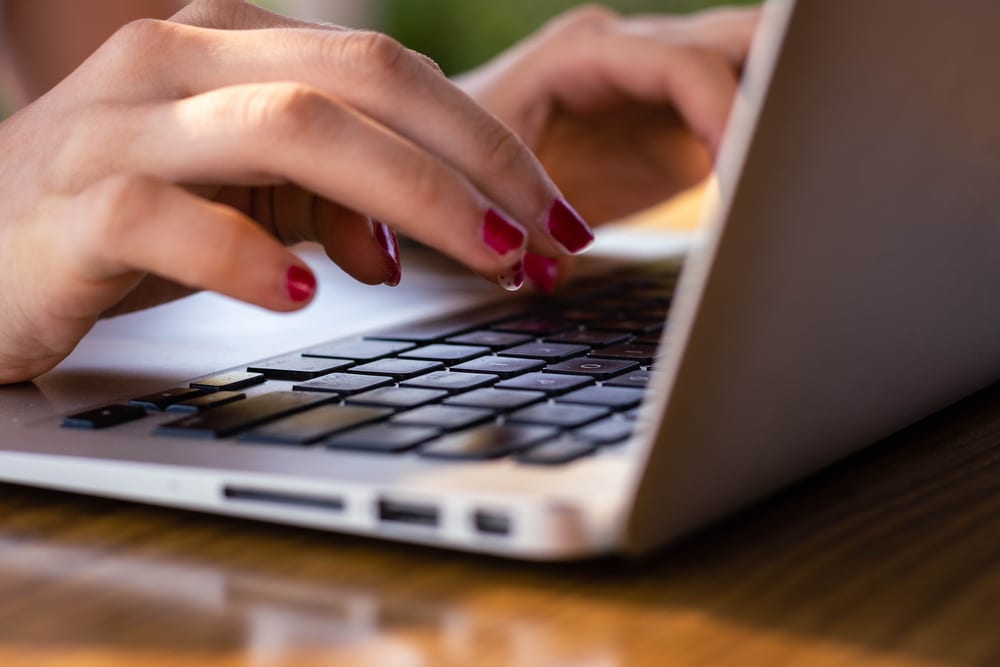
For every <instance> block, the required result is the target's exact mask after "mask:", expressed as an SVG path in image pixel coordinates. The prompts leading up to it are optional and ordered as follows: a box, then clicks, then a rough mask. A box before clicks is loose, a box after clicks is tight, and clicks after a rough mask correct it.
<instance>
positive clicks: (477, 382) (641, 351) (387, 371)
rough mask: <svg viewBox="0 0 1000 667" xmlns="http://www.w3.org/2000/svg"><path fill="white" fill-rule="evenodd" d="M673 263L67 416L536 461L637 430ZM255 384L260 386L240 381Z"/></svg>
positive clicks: (182, 431)
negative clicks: (513, 307) (169, 416)
mask: <svg viewBox="0 0 1000 667" xmlns="http://www.w3.org/2000/svg"><path fill="white" fill-rule="evenodd" d="M676 276H677V268H676V266H670V267H664V266H657V267H649V266H647V267H643V268H641V269H631V270H629V271H627V272H620V273H618V274H614V275H612V276H605V277H602V278H601V279H591V280H589V281H585V282H583V283H581V284H580V285H578V286H577V287H575V288H574V289H573V290H571V291H570V292H568V293H566V294H564V295H562V296H560V297H556V298H549V299H544V300H542V299H526V300H525V301H524V302H523V303H522V304H520V306H519V308H520V310H519V311H518V312H513V313H512V312H503V313H501V312H500V311H498V309H492V310H491V311H476V312H473V313H471V314H464V315H459V316H455V317H448V318H444V319H438V320H433V321H429V322H426V323H418V324H413V325H408V326H404V327H397V328H393V329H391V330H383V331H379V332H376V333H374V334H371V335H369V336H366V337H363V338H357V339H351V340H341V341H333V342H330V343H325V344H322V345H317V346H313V347H311V348H309V349H306V350H302V351H299V352H296V353H290V354H283V355H280V356H278V357H275V358H272V359H268V360H266V361H261V362H256V363H252V364H248V365H247V366H246V367H245V368H240V369H236V370H230V371H226V372H222V373H219V374H217V375H213V376H209V377H204V378H201V379H199V380H196V381H194V382H192V383H190V385H189V386H188V387H176V388H170V389H166V390H164V391H161V392H158V393H155V394H151V395H149V396H142V397H137V398H134V399H132V400H130V401H128V402H127V403H121V404H114V405H108V406H104V407H102V408H97V409H94V410H89V411H86V412H82V413H79V414H75V415H70V416H68V417H66V418H65V419H64V420H63V423H62V426H63V427H64V428H83V429H104V428H113V427H115V426H118V425H121V424H125V423H128V422H133V421H136V420H140V419H143V418H145V417H147V416H148V415H150V414H159V413H164V412H167V413H176V415H177V419H174V420H170V421H166V422H163V423H160V424H159V425H157V426H153V425H151V427H150V430H151V432H153V433H154V434H155V435H158V436H164V437H186V438H210V439H230V440H231V441H234V442H238V443H247V444H248V445H250V444H253V445H270V446H283V447H289V446H290V447H317V448H326V449H329V450H331V451H336V450H350V451H354V452H368V453H372V454H378V455H386V454H392V455H411V456H418V457H423V458H428V459H438V460H455V461H476V460H485V459H499V458H505V457H510V458H512V459H514V460H516V461H518V462H520V463H523V464H528V465H555V464H562V463H568V462H570V461H574V460H576V459H579V458H581V457H584V456H588V455H592V454H594V453H595V452H597V451H599V450H601V449H602V448H606V447H613V446H615V445H620V444H621V443H624V442H626V441H627V440H628V439H629V437H630V436H631V435H632V431H633V426H634V424H635V420H636V417H637V413H638V406H639V404H640V402H641V401H642V397H643V394H644V392H645V390H646V387H647V384H648V382H649V378H650V369H651V367H652V365H653V364H654V362H655V359H656V352H657V345H658V343H659V337H660V331H661V329H662V327H663V324H664V321H665V318H666V316H667V313H668V311H669V308H670V301H671V296H672V294H673V290H674V286H675V283H676ZM248 389H253V390H254V391H253V392H252V395H250V396H248V395H247V393H246V392H244V391H243V390H248Z"/></svg>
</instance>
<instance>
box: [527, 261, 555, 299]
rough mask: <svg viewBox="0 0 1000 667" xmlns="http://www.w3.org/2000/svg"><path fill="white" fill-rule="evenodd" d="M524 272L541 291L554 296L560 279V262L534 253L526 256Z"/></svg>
mask: <svg viewBox="0 0 1000 667" xmlns="http://www.w3.org/2000/svg"><path fill="white" fill-rule="evenodd" d="M524 272H525V273H526V274H527V275H528V279H529V280H530V281H531V282H532V284H534V286H535V287H537V288H538V289H539V291H541V292H544V293H545V294H552V293H553V292H555V291H556V279H557V278H558V277H559V262H558V260H555V259H552V258H551V257H542V256H541V255H536V254H535V253H533V252H528V253H525V255H524Z"/></svg>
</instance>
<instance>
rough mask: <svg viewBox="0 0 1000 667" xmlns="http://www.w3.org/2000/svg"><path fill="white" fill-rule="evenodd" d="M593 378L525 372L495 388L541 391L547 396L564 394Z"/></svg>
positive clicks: (586, 383) (590, 381)
mask: <svg viewBox="0 0 1000 667" xmlns="http://www.w3.org/2000/svg"><path fill="white" fill-rule="evenodd" d="M593 381H594V380H593V379H591V378H590V377H587V376H581V375H560V374H558V373H526V374H524V375H518V376H517V377H514V378H511V379H509V380H504V381H503V382H501V383H500V384H498V385H497V389H527V390H530V391H543V392H545V393H546V394H548V395H549V396H555V395H556V394H565V393H566V392H567V391H572V390H574V389H579V388H580V387H583V386H584V385H588V384H591V383H592V382H593Z"/></svg>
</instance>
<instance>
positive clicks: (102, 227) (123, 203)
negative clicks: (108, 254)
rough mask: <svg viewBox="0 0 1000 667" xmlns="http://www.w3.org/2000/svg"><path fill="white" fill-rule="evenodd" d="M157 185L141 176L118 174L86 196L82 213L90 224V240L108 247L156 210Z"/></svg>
mask: <svg viewBox="0 0 1000 667" xmlns="http://www.w3.org/2000/svg"><path fill="white" fill-rule="evenodd" d="M157 191H158V188H157V187H156V184H155V181H154V180H153V179H152V178H150V177H148V176H142V175H139V174H115V175H113V176H109V177H107V178H105V179H104V180H102V181H101V182H99V183H97V184H96V185H94V186H93V187H91V188H89V189H88V190H87V191H85V192H84V195H83V197H84V201H83V210H84V211H86V212H87V219H88V220H89V222H90V230H91V233H90V234H89V239H90V241H91V242H93V243H100V244H106V243H108V242H109V241H114V240H120V239H121V238H123V237H124V236H125V235H126V234H127V233H128V232H129V230H130V228H131V227H132V225H133V224H134V223H135V221H136V220H137V219H139V218H140V217H141V216H142V215H143V213H144V212H146V211H149V210H150V209H151V208H154V207H155V206H156V203H155V198H156V194H157Z"/></svg>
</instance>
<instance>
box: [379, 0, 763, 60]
mask: <svg viewBox="0 0 1000 667" xmlns="http://www.w3.org/2000/svg"><path fill="white" fill-rule="evenodd" d="M750 1H751V0H729V1H728V2H726V3H723V2H720V1H719V0H607V1H606V2H604V3H603V4H605V5H607V6H609V7H612V8H614V9H616V10H618V11H620V12H622V13H624V14H632V13H636V12H649V11H658V12H672V13H687V12H691V11H696V10H699V9H705V8H706V7H711V6H715V5H720V4H750ZM581 4H585V3H583V2H580V0H499V1H497V0H383V3H382V7H381V8H380V14H381V17H380V18H381V23H382V26H381V28H382V30H383V31H385V32H387V33H389V34H390V35H392V36H394V37H396V38H397V39H399V40H400V41H401V42H403V43H404V44H406V45H407V46H409V47H410V48H412V49H415V50H417V51H420V52H422V53H426V54H427V55H429V56H430V57H431V58H433V59H434V60H436V61H437V63H438V64H439V65H440V66H441V67H442V68H443V69H444V71H445V72H448V73H450V74H454V73H457V72H461V71H464V70H467V69H469V68H471V67H474V66H476V65H478V64H480V63H482V62H483V61H485V60H487V59H489V58H491V57H492V56H494V55H496V54H497V53H499V52H500V51H502V50H503V49H505V48H507V47H508V46H510V45H511V44H513V43H514V42H516V41H518V40H519V39H521V38H522V37H524V36H525V35H527V34H528V33H530V32H532V31H534V30H536V29H537V28H538V27H539V26H541V25H542V24H543V23H545V21H547V20H548V19H549V18H551V17H553V16H555V15H556V14H559V13H560V12H563V11H565V10H567V9H569V8H571V7H575V6H578V5H581Z"/></svg>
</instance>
